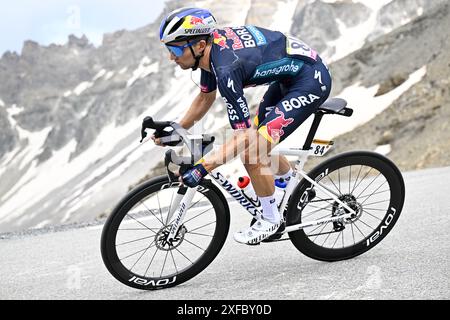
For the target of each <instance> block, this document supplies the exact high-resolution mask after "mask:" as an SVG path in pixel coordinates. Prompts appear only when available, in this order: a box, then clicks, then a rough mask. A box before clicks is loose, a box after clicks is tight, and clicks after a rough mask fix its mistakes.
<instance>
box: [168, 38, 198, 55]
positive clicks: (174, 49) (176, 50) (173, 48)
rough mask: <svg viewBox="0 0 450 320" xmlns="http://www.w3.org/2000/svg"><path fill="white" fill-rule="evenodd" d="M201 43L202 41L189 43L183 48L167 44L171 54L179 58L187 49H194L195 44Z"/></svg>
mask: <svg viewBox="0 0 450 320" xmlns="http://www.w3.org/2000/svg"><path fill="white" fill-rule="evenodd" d="M199 41H200V40H198V41H194V42H188V43H186V44H184V45H182V46H174V45H168V44H166V47H167V49H168V50H169V52H170V53H173V54H174V55H175V57H177V58H179V57H181V56H182V55H183V52H184V49H186V48H187V47H192V46H193V45H194V44H196V43H197V42H199Z"/></svg>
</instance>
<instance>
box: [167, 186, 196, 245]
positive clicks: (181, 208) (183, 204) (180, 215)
mask: <svg viewBox="0 0 450 320" xmlns="http://www.w3.org/2000/svg"><path fill="white" fill-rule="evenodd" d="M196 191H197V188H188V189H187V191H186V194H185V195H184V196H183V195H182V194H179V193H177V195H176V198H175V199H174V203H173V204H174V206H173V207H174V208H176V211H174V212H172V213H171V212H169V214H168V216H167V220H166V223H168V222H169V221H172V220H173V223H172V227H171V228H170V232H169V235H168V236H167V239H166V241H167V242H169V243H172V241H173V239H174V238H175V236H176V235H177V234H178V230H179V229H180V227H181V225H182V224H183V220H184V217H185V216H186V212H187V209H188V208H189V206H190V205H191V203H192V199H194V196H195V193H196ZM177 202H179V204H178V203H177ZM173 216H174V217H175V219H172V217H173Z"/></svg>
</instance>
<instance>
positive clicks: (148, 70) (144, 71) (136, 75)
mask: <svg viewBox="0 0 450 320" xmlns="http://www.w3.org/2000/svg"><path fill="white" fill-rule="evenodd" d="M150 63H151V60H150V58H149V57H147V56H145V57H144V58H142V60H141V62H140V64H139V66H138V67H137V69H136V70H134V71H133V76H132V77H131V78H130V79H129V80H128V81H127V87H131V86H132V85H133V84H134V83H135V82H136V81H137V80H139V79H144V78H145V77H147V76H149V75H150V74H152V73H156V72H158V70H159V63H158V62H155V63H153V64H150Z"/></svg>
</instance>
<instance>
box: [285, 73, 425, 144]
mask: <svg viewBox="0 0 450 320" xmlns="http://www.w3.org/2000/svg"><path fill="white" fill-rule="evenodd" d="M426 70H427V68H426V66H424V67H422V68H420V69H418V70H417V71H415V72H414V73H412V74H411V75H410V76H409V78H408V80H407V81H405V82H404V83H403V84H402V85H400V86H399V87H397V88H395V89H394V90H392V91H390V92H388V93H386V94H384V95H382V96H379V97H375V95H376V93H377V92H378V88H379V87H380V86H379V85H376V86H373V87H371V88H365V87H361V86H360V84H358V83H357V84H355V85H353V86H350V87H348V88H346V89H345V90H344V91H343V92H342V93H340V94H339V95H338V97H340V98H343V99H345V100H346V101H347V102H348V107H349V108H351V109H353V110H354V113H353V116H352V117H351V118H346V117H340V116H334V115H329V116H325V117H324V118H323V120H322V122H321V124H320V127H319V130H318V131H317V135H316V137H317V138H320V139H325V140H331V139H333V138H334V137H336V136H339V135H341V134H344V133H346V132H349V131H352V130H353V129H355V128H356V127H358V126H360V125H362V124H364V123H366V122H368V121H370V120H371V119H373V118H374V117H376V116H377V115H378V114H380V113H381V112H383V111H384V110H385V109H386V108H388V107H389V106H390V105H391V104H392V103H393V102H394V101H395V100H397V99H398V98H399V97H400V96H401V95H402V94H403V93H405V92H406V91H408V90H409V89H410V88H411V87H412V86H413V85H415V84H416V83H418V82H419V81H421V80H422V79H423V77H424V76H425V75H426ZM312 121H313V117H310V118H309V119H308V120H307V121H305V123H304V124H302V125H301V127H300V129H298V130H297V131H296V132H295V134H293V135H291V136H290V137H289V138H287V139H286V141H285V142H283V146H286V147H299V146H300V145H299V140H298V139H299V136H301V137H302V138H301V140H300V141H301V143H302V144H303V142H304V140H305V139H306V136H307V134H308V132H309V129H310V128H311V124H312Z"/></svg>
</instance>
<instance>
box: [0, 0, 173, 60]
mask: <svg viewBox="0 0 450 320" xmlns="http://www.w3.org/2000/svg"><path fill="white" fill-rule="evenodd" d="M164 3H165V0H151V1H145V0H41V1H37V0H15V1H8V2H6V3H5V4H3V5H2V10H1V11H2V12H1V17H2V18H1V19H0V56H1V55H2V54H3V53H4V52H5V51H8V50H9V51H16V52H17V53H20V52H21V51H22V46H23V42H24V41H25V40H34V41H37V42H38V43H39V44H41V45H49V44H50V43H57V44H64V43H66V42H67V39H68V36H69V35H70V34H75V35H77V36H81V35H82V34H85V35H86V36H87V37H88V39H89V40H90V41H91V42H92V43H94V44H95V45H100V44H101V42H102V36H103V34H104V33H110V32H115V31H117V30H120V29H127V30H134V29H137V28H139V27H143V26H145V25H147V24H149V23H152V22H154V21H155V19H156V18H157V17H158V16H159V14H160V13H161V12H162V10H163V8H164ZM155 32H158V30H155Z"/></svg>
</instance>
